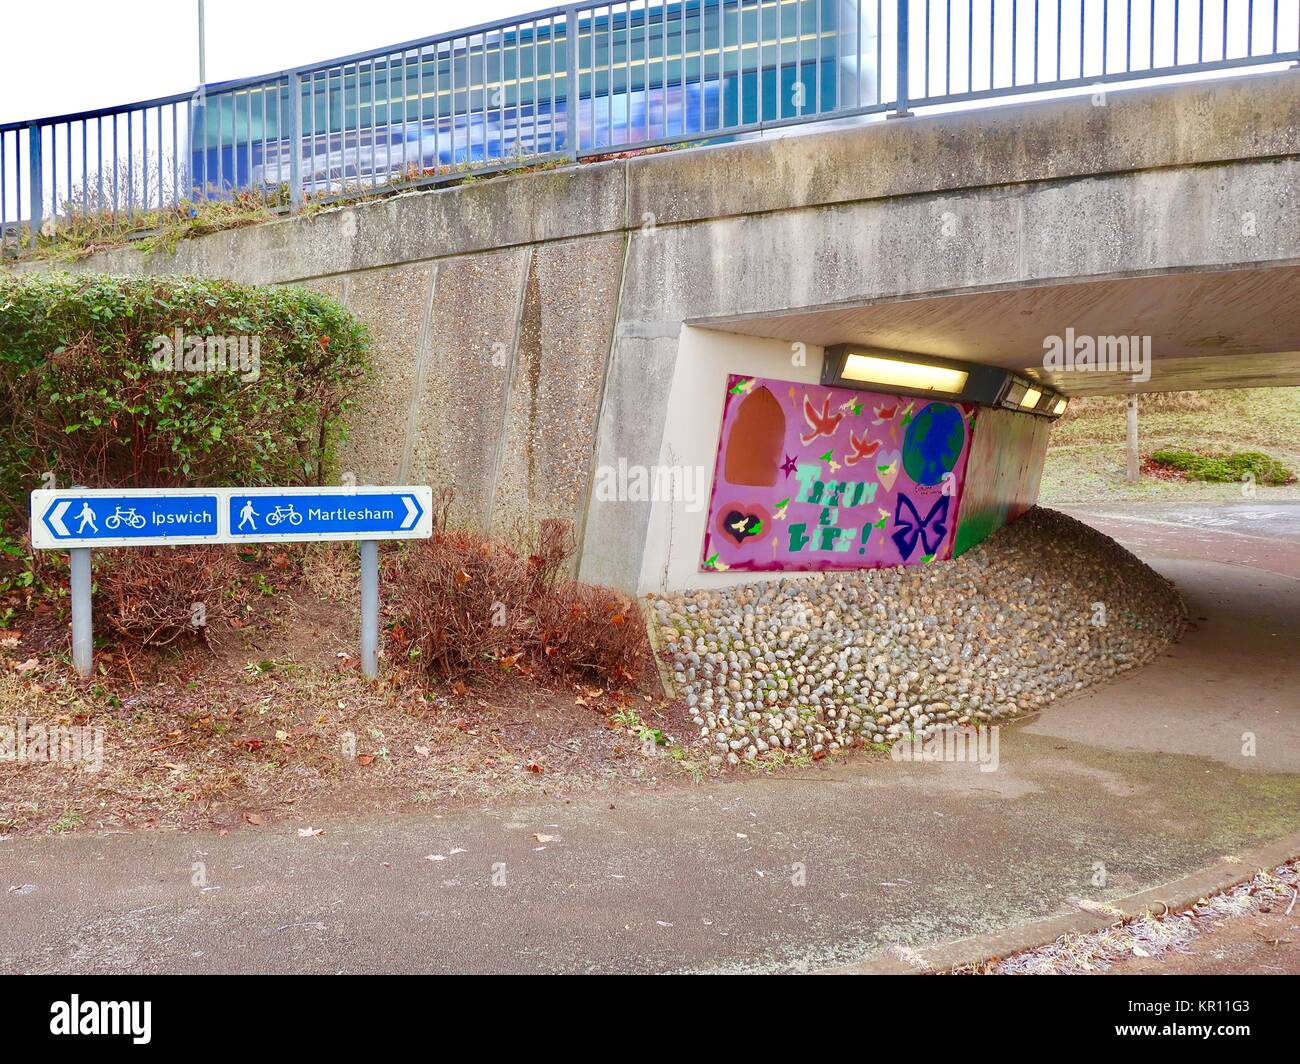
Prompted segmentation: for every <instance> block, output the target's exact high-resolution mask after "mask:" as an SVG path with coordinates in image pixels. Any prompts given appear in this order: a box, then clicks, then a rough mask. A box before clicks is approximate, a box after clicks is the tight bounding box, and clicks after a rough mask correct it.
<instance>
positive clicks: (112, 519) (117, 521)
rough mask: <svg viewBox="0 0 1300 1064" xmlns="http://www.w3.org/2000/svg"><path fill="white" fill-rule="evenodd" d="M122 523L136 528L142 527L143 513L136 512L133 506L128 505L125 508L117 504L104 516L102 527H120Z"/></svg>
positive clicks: (143, 522)
mask: <svg viewBox="0 0 1300 1064" xmlns="http://www.w3.org/2000/svg"><path fill="white" fill-rule="evenodd" d="M123 524H126V525H129V526H130V527H131V528H136V529H140V528H144V524H145V521H144V515H143V514H138V513H136V512H135V507H134V506H128V507H127V508H126V509H125V510H124V509H122V507H120V506H119V507H118V508H117V509H116V510H114V511H113V512H112V513H111V514H109V515H108V516H107V517H106V518H104V527H105V528H108V529H114V528H121V527H122V525H123Z"/></svg>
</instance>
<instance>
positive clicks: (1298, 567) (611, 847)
mask: <svg viewBox="0 0 1300 1064" xmlns="http://www.w3.org/2000/svg"><path fill="white" fill-rule="evenodd" d="M1191 509H1192V508H1186V507H1184V508H1173V509H1172V510H1171V509H1169V508H1166V507H1142V508H1130V510H1128V511H1125V510H1116V511H1113V512H1112V511H1107V512H1105V513H1104V514H1097V515H1096V516H1093V517H1090V518H1089V519H1090V520H1093V521H1094V522H1095V523H1096V524H1098V526H1099V527H1102V528H1103V529H1104V530H1105V531H1107V532H1109V533H1110V534H1113V535H1116V536H1117V537H1118V538H1120V539H1121V540H1123V541H1125V542H1126V543H1128V544H1129V545H1130V546H1133V547H1134V549H1136V550H1138V552H1139V553H1142V554H1143V555H1144V556H1147V557H1148V558H1149V559H1150V560H1151V561H1152V563H1153V564H1154V565H1155V566H1156V567H1157V568H1159V569H1161V570H1162V571H1164V572H1165V573H1166V574H1167V575H1169V576H1170V577H1171V578H1172V579H1174V580H1175V581H1176V582H1177V583H1178V585H1179V587H1180V588H1181V590H1182V591H1183V593H1184V595H1185V596H1186V598H1187V600H1188V602H1189V606H1190V608H1191V614H1192V617H1193V618H1199V619H1198V620H1197V622H1196V627H1195V628H1194V629H1193V630H1192V631H1190V632H1189V633H1188V634H1187V636H1186V638H1185V639H1184V640H1183V642H1182V643H1180V644H1179V645H1178V646H1176V647H1174V648H1172V649H1171V650H1170V651H1169V652H1168V653H1167V654H1165V655H1164V656H1163V657H1161V658H1160V659H1158V660H1157V661H1156V662H1154V663H1152V664H1151V665H1149V666H1147V667H1146V668H1145V669H1142V670H1140V671H1139V672H1138V673H1137V674H1135V675H1132V676H1129V677H1126V678H1124V679H1123V680H1122V681H1120V682H1118V683H1116V684H1114V685H1112V686H1110V687H1107V688H1106V689H1104V690H1102V691H1099V692H1096V693H1088V694H1085V695H1083V696H1081V697H1078V698H1074V699H1070V700H1068V701H1066V702H1062V703H1057V704H1056V705H1054V706H1053V707H1052V708H1051V709H1050V710H1049V711H1047V712H1045V713H1044V714H1042V715H1041V716H1039V717H1038V718H1036V719H1033V720H1031V721H1029V722H1027V723H1025V724H1022V725H1019V726H1012V727H1009V728H1005V729H1003V732H1002V735H1001V749H1000V760H1001V764H1000V767H999V769H998V771H996V772H991V773H981V772H980V771H979V770H978V767H977V766H974V765H956V764H946V765H937V764H922V765H904V764H894V763H893V762H891V761H889V760H887V759H882V760H874V761H869V760H865V759H858V760H855V761H853V762H852V763H850V764H841V765H838V766H837V767H835V768H833V769H830V770H828V771H820V770H814V769H808V770H804V771H802V772H801V773H800V774H799V775H797V776H794V777H785V778H781V779H764V778H747V779H743V780H740V781H738V782H734V783H717V782H709V783H706V784H703V785H700V786H697V787H685V786H683V787H674V788H672V789H668V790H661V791H658V792H652V791H648V790H642V791H637V792H633V793H627V794H621V795H616V796H613V797H606V798H603V799H602V798H592V797H584V798H581V799H574V800H573V801H571V802H565V801H563V800H555V801H554V802H552V803H548V804H533V805H526V806H513V805H512V806H505V805H503V806H501V807H498V808H491V809H482V810H464V811H457V812H449V813H447V814H445V815H441V816H439V815H426V816H421V817H408V818H403V819H397V820H394V819H383V818H372V819H369V820H360V821H358V820H350V821H341V822H338V823H313V824H311V825H306V824H303V825H294V824H289V825H284V826H281V827H276V828H273V829H251V828H250V829H247V830H242V831H238V832H234V833H231V834H229V835H226V836H217V835H207V834H169V833H139V834H126V833H123V834H112V835H104V836H75V837H69V838H46V839H9V840H6V841H4V842H0V971H4V972H56V971H72V972H440V971H458V972H459V971H465V972H495V971H537V972H544V971H636V972H640V971H647V972H653V971H682V970H685V971H805V970H810V969H816V968H821V967H825V966H828V965H833V964H838V963H846V962H855V961H860V960H863V959H865V958H868V957H871V956H873V955H877V954H880V953H881V952H882V951H886V950H891V949H893V950H896V951H900V952H901V953H902V954H903V955H906V951H907V950H924V949H925V948H926V947H927V946H929V945H932V944H934V943H937V942H944V941H951V940H954V939H960V938H965V937H968V936H971V935H975V934H979V933H983V932H990V931H994V930H998V929H1003V928H1007V927H1011V926H1014V925H1017V924H1021V923H1024V922H1027V921H1031V920H1036V919H1040V918H1043V917H1047V916H1051V915H1053V914H1061V913H1066V912H1069V911H1071V909H1070V903H1068V902H1067V901H1066V899H1067V897H1071V896H1074V897H1080V896H1082V897H1086V898H1091V899H1095V900H1104V899H1106V898H1110V897H1119V896H1122V895H1126V894H1130V893H1133V892H1136V891H1139V890H1142V889H1145V888H1148V887H1151V886H1154V885H1157V884H1161V883H1165V882H1168V881H1169V880H1172V879H1175V878H1177V877H1179V876H1182V875H1185V874H1188V873H1190V872H1193V871H1195V870H1197V869H1200V868H1203V867H1205V866H1208V865H1213V864H1215V863H1216V862H1220V861H1222V860H1223V859H1224V858H1228V859H1232V856H1233V855H1234V854H1237V853H1240V852H1242V851H1243V850H1245V849H1247V848H1249V847H1251V846H1253V845H1256V844H1259V843H1261V842H1263V841H1266V840H1271V839H1275V838H1279V837H1282V836H1284V835H1288V834H1291V833H1294V832H1295V831H1297V830H1300V705H1298V700H1297V697H1296V695H1295V692H1296V690H1297V681H1300V606H1298V605H1297V596H1296V582H1295V581H1296V578H1297V577H1300V506H1296V507H1286V506H1268V507H1256V508H1254V510H1257V511H1259V512H1260V513H1261V514H1265V513H1266V514H1267V515H1271V516H1252V515H1251V513H1250V511H1249V510H1248V509H1247V510H1238V508H1237V507H1219V506H1207V507H1197V508H1195V513H1194V515H1193V517H1194V518H1195V519H1194V520H1187V521H1185V520H1183V518H1184V517H1185V516H1186V515H1185V514H1184V512H1183V511H1187V510H1191ZM1225 522H1226V523H1225ZM1210 559H1213V560H1210ZM1263 563H1266V564H1267V568H1259V567H1258V566H1259V565H1260V564H1263ZM1244 731H1253V732H1254V733H1255V734H1256V735H1257V737H1258V738H1257V752H1256V755H1255V756H1254V757H1244V756H1242V753H1241V749H1242V744H1241V736H1242V733H1243V732H1244ZM308 826H310V827H317V828H322V829H324V833H323V834H321V835H318V836H310V837H300V836H299V835H298V832H297V829H298V828H299V827H308ZM539 836H542V837H541V838H539ZM1099 864H1100V865H1102V866H1104V868H1105V871H1106V887H1105V888H1104V889H1099V888H1097V887H1095V886H1093V881H1094V878H1095V876H1096V870H1097V867H1098V865H1099Z"/></svg>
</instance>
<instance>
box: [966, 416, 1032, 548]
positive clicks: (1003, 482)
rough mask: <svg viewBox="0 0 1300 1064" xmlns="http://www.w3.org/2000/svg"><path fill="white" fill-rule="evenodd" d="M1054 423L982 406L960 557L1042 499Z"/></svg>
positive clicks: (969, 470) (968, 473)
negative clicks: (1039, 496) (1049, 440)
mask: <svg viewBox="0 0 1300 1064" xmlns="http://www.w3.org/2000/svg"><path fill="white" fill-rule="evenodd" d="M1051 428H1052V423H1051V422H1050V421H1048V420H1047V419H1046V418H1041V417H1034V416H1033V415H1032V414H1018V413H1016V412H1014V411H1012V410H987V409H986V410H981V411H980V412H979V420H978V422H977V428H976V432H975V439H974V441H973V442H972V444H971V452H970V458H969V460H968V462H967V466H966V478H965V482H964V484H963V490H962V500H961V514H960V517H959V520H958V522H957V538H956V544H955V546H954V548H953V557H954V558H956V557H958V556H960V555H962V554H964V553H965V552H966V551H968V550H970V549H971V547H973V546H975V545H976V544H978V543H983V542H984V540H986V539H988V538H989V536H991V535H993V533H994V532H996V531H997V530H998V529H999V528H1001V527H1002V526H1003V525H1009V524H1010V523H1011V522H1012V521H1014V520H1016V519H1017V518H1018V517H1020V516H1021V515H1022V514H1023V513H1024V512H1025V511H1026V510H1028V509H1029V508H1030V507H1031V506H1033V505H1034V503H1035V502H1036V501H1037V500H1038V488H1039V484H1040V482H1041V480H1042V476H1043V459H1044V458H1045V457H1046V455H1047V437H1048V434H1049V433H1050V432H1051Z"/></svg>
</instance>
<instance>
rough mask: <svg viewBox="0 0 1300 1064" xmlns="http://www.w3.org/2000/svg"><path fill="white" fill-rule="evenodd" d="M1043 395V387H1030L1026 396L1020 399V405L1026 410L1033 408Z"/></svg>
mask: <svg viewBox="0 0 1300 1064" xmlns="http://www.w3.org/2000/svg"><path fill="white" fill-rule="evenodd" d="M1042 397H1043V392H1042V389H1041V388H1030V389H1029V390H1028V391H1027V392H1025V395H1024V398H1023V399H1021V400H1020V406H1021V408H1022V409H1025V410H1033V409H1034V407H1036V406H1037V405H1038V400H1039V399H1041V398H1042Z"/></svg>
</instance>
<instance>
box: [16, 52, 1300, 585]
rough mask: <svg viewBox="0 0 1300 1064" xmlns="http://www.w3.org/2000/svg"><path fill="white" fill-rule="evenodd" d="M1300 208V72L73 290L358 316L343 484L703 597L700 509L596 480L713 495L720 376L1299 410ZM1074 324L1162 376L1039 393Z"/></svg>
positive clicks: (318, 224)
mask: <svg viewBox="0 0 1300 1064" xmlns="http://www.w3.org/2000/svg"><path fill="white" fill-rule="evenodd" d="M1298 208H1300V73H1297V72H1296V71H1294V70H1290V71H1285V72H1281V73H1271V74H1260V75H1254V76H1250V77H1241V78H1233V79H1224V80H1220V81H1206V82H1199V83H1191V84H1181V85H1177V86H1167V87H1158V88H1143V89H1138V90H1131V91H1123V92H1107V93H1104V94H1103V93H1098V94H1097V95H1095V96H1079V97H1073V98H1068V99H1058V100H1052V101H1047V102H1035V103H1028V104H1020V105H1016V106H1008V107H1001V108H993V109H987V110H981V111H965V112H962V113H952V114H946V115H942V116H937V117H925V118H918V117H913V118H908V119H903V120H898V121H873V122H867V123H860V124H853V125H848V126H845V127H843V128H835V129H821V130H819V131H817V132H812V133H808V134H806V135H800V136H787V137H783V138H779V139H772V140H759V141H750V142H744V143H736V144H730V145H724V146H718V147H710V148H700V149H694V150H683V151H675V152H669V153H664V154H658V155H646V156H642V157H638V158H631V159H621V160H613V161H605V162H597V163H588V164H585V165H581V166H570V167H565V168H560V169H549V170H546V169H544V170H539V171H537V172H532V173H523V174H518V175H516V176H510V177H501V178H497V179H493V180H488V181H478V182H469V183H466V184H464V185H462V186H460V187H457V188H453V189H445V190H440V191H433V192H421V193H411V194H405V195H398V196H395V197H393V198H390V199H385V200H381V201H377V202H371V203H366V204H361V205H357V206H351V207H342V208H337V209H332V210H327V211H322V212H320V213H317V214H312V215H308V216H303V217H296V218H293V219H288V220H285V221H282V222H278V223H272V224H267V225H262V226H258V227H255V228H249V229H242V230H235V231H230V232H224V233H219V234H215V235H212V236H208V237H204V238H202V239H196V240H192V241H187V242H184V243H183V244H181V245H180V247H179V248H178V249H177V250H176V251H175V253H173V254H156V255H145V254H142V253H140V252H138V251H135V250H130V249H126V250H118V251H113V252H108V253H103V254H98V255H95V256H93V257H91V258H89V259H87V260H85V261H82V262H80V263H78V264H77V266H76V268H77V269H81V270H94V271H100V272H105V271H106V272H110V273H119V274H140V273H158V274H170V273H181V274H190V273H194V274H207V275H214V276H222V277H228V278H231V279H234V280H239V281H245V282H253V283H272V284H284V283H303V284H308V285H311V286H312V287H315V288H319V289H322V290H324V291H327V292H329V293H331V294H333V295H335V296H337V297H338V298H339V299H341V300H342V301H343V302H344V303H346V304H347V305H348V306H349V307H350V308H351V309H352V310H353V311H354V312H355V313H356V314H357V315H358V316H359V317H361V318H362V319H364V320H365V321H366V322H367V323H369V325H370V327H371V328H372V330H373V332H374V335H375V339H376V345H375V361H376V364H377V379H376V382H375V385H374V387H373V388H372V389H371V390H370V391H369V393H368V394H367V395H366V397H365V399H364V401H363V403H362V404H361V407H360V409H359V410H358V411H357V413H356V415H355V417H354V421H353V424H352V427H351V440H350V442H349V446H348V451H347V453H346V455H345V456H344V459H343V462H344V468H345V469H347V470H350V471H352V472H354V473H355V474H356V475H357V477H358V478H359V479H360V480H361V481H362V482H375V483H383V482H395V481H418V482H428V483H432V484H435V485H448V486H451V487H453V488H454V489H455V491H456V500H457V510H458V512H459V516H460V517H461V519H463V520H466V521H470V522H473V523H476V524H478V525H481V526H483V527H486V528H490V529H492V530H494V531H495V532H498V533H500V534H507V535H508V534H509V533H510V532H511V531H512V530H513V529H514V528H516V527H517V526H518V523H519V522H521V521H523V522H534V521H537V520H540V519H542V518H546V517H559V518H563V519H566V520H570V521H573V522H574V523H575V525H576V526H577V527H578V529H579V530H580V534H581V557H580V575H581V576H582V577H583V578H585V579H588V580H591V581H595V582H601V583H608V584H612V585H616V586H619V587H623V588H626V589H636V588H640V589H642V590H647V589H653V588H656V587H661V586H669V587H675V586H682V585H683V584H687V583H703V582H725V581H727V580H731V579H737V578H738V577H736V575H735V574H723V573H701V572H699V571H698V561H699V554H698V550H699V539H700V535H701V532H702V529H703V527H704V523H705V520H706V517H705V515H704V514H700V513H694V512H690V511H689V509H688V508H685V507H683V506H681V505H679V504H678V503H674V502H660V503H655V502H654V501H653V500H642V499H630V500H629V499H617V498H614V499H609V498H602V497H601V493H600V492H598V491H593V483H594V482H595V481H596V480H597V479H598V477H599V476H600V474H601V472H602V471H606V472H608V471H610V470H616V469H619V468H620V467H624V468H630V467H640V468H647V469H648V468H654V467H657V466H670V467H702V468H705V469H712V467H713V462H714V457H715V452H716V448H717V440H718V425H719V418H720V415H721V411H722V404H723V397H724V391H725V383H726V380H727V374H728V373H746V374H758V375H763V376H771V377H778V378H784V379H788V380H791V381H798V382H816V381H818V380H819V379H820V374H821V364H822V357H823V349H824V347H826V346H828V345H832V344H841V343H854V344H862V345H868V346H871V347H879V348H885V349H889V350H894V351H905V352H914V353H920V354H928V355H936V356H945V357H950V358H960V359H962V360H964V361H967V362H973V363H987V364H993V365H997V366H1000V367H1003V368H1006V369H1010V370H1015V371H1018V372H1021V373H1024V374H1026V375H1027V376H1029V377H1032V378H1036V379H1038V380H1042V381H1044V382H1046V383H1047V384H1049V385H1051V386H1053V387H1055V388H1057V389H1058V390H1060V391H1061V392H1063V393H1064V394H1066V395H1084V394H1095V393H1104V392H1120V391H1134V390H1147V391H1158V390H1171V389H1195V388H1210V387H1213V388H1222V387H1247V386H1251V387H1254V386H1260V385H1289V384H1300V224H1298V223H1297V220H1296V219H1297V210H1298ZM27 268H33V267H27ZM1070 329H1072V330H1074V333H1076V334H1080V335H1082V334H1087V335H1091V336H1096V337H1109V336H1115V337H1128V336H1132V337H1149V338H1150V350H1151V354H1152V360H1151V364H1150V367H1149V369H1150V373H1149V379H1146V380H1134V379H1133V378H1134V374H1133V373H1131V372H1123V373H1121V372H1118V371H1116V372H1099V371H1098V370H1096V369H1095V368H1093V369H1086V370H1078V369H1076V370H1073V371H1070V370H1069V369H1068V368H1067V369H1063V370H1061V371H1059V372H1057V371H1049V370H1047V369H1045V368H1044V351H1045V339H1046V338H1049V337H1053V336H1062V337H1063V336H1065V335H1066V332H1067V330H1070ZM1022 416H1028V415H1022ZM1045 435H1046V434H1045V432H1044V433H1043V434H1042V436H1043V439H1044V441H1045ZM1036 455H1037V456H1036V458H1034V459H1032V460H1033V461H1036V462H1037V463H1038V464H1039V466H1041V460H1042V447H1041V446H1039V447H1038V450H1037V452H1036ZM993 460H996V459H993ZM1022 472H1023V471H1022ZM1029 473H1030V475H1029V476H1028V482H1030V483H1031V484H1033V485H1036V482H1037V477H1036V471H1033V470H1030V471H1029ZM1033 490H1035V491H1036V487H1035V488H1034V489H1033ZM1022 501H1024V500H1022ZM1028 501H1032V499H1029V500H1028Z"/></svg>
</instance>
